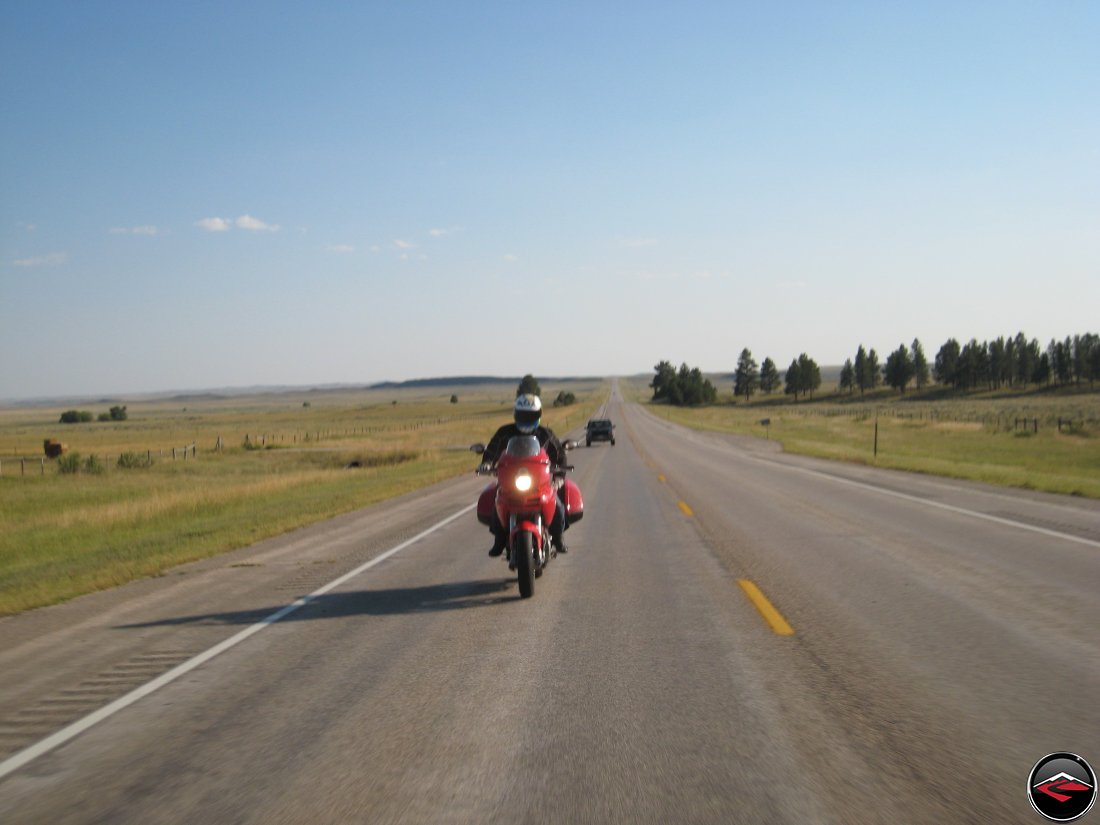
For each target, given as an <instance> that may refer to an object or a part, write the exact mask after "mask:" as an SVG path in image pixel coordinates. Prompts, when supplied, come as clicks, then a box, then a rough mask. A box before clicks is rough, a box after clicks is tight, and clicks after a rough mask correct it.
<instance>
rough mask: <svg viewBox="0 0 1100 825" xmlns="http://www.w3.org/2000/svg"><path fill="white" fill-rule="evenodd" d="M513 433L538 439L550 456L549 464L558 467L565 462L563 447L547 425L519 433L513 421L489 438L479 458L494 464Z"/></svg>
mask: <svg viewBox="0 0 1100 825" xmlns="http://www.w3.org/2000/svg"><path fill="white" fill-rule="evenodd" d="M514 435H533V436H535V437H536V438H538V440H539V444H540V445H542V447H543V448H545V450H546V454H547V455H548V456H550V466H552V467H560V466H562V465H563V464H565V448H564V447H563V446H562V445H561V442H560V441H559V440H558V437H557V436H556V435H554V431H553V430H551V429H550V428H549V427H542V426H540V427H538V428H537V429H536V430H535V431H534V432H533V433H521V432H520V431H519V427H517V426H516V425H515V423H514V422H513V423H511V424H505V425H504V426H503V427H501V428H500V429H499V430H497V431H496V432H495V433H493V437H492V438H491V439H489V444H488V446H486V447H485V452H484V453H482V454H481V460H482V462H484V463H485V464H496V463H497V460H498V459H499V458H500V454H501V453H503V452H504V448H505V447H507V446H508V439H510V438H511V437H512V436H514Z"/></svg>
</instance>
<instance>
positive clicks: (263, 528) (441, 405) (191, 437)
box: [0, 382, 606, 615]
mask: <svg viewBox="0 0 1100 825" xmlns="http://www.w3.org/2000/svg"><path fill="white" fill-rule="evenodd" d="M569 388H570V389H571V391H573V392H575V393H576V394H577V396H578V403H577V404H576V405H574V406H570V407H565V408H559V409H548V410H547V412H546V413H545V415H544V420H545V421H546V423H548V424H549V425H550V426H551V427H553V428H554V429H555V431H556V432H558V433H559V434H563V433H564V432H566V431H567V430H569V429H571V428H573V427H576V426H579V425H581V424H583V422H584V420H585V419H586V417H587V415H588V414H589V413H590V412H591V411H593V410H594V409H595V408H596V406H597V405H598V404H599V403H600V401H602V400H603V398H604V397H605V396H606V387H605V386H603V385H600V384H599V383H598V382H593V383H592V384H590V385H585V386H584V387H583V388H580V387H577V386H576V385H570V387H569ZM544 390H545V391H546V392H549V388H548V387H547V388H544ZM452 391H456V392H458V393H459V397H460V403H459V404H450V403H449V400H448V399H449V398H450V395H451V392H452ZM554 395H556V390H555V391H554ZM550 397H551V398H552V397H553V395H551V396H550ZM395 400H396V401H397V402H398V403H397V404H396V405H395V404H393V403H392V402H393V401H395ZM511 400H512V399H511V392H510V390H509V388H503V389H501V388H497V387H492V388H480V389H478V388H474V389H471V388H466V387H464V388H459V389H457V390H450V389H448V390H446V391H445V392H444V391H443V390H441V389H437V390H436V391H435V393H434V395H433V394H430V393H427V392H425V391H409V390H400V391H387V392H386V393H385V394H384V395H382V394H380V393H379V392H377V391H373V392H365V391H364V392H359V393H348V392H333V393H319V394H312V395H310V396H309V401H310V406H309V407H304V406H303V401H302V400H301V399H300V398H297V397H283V396H271V397H266V398H262V399H257V398H245V399H228V400H204V401H189V402H188V403H187V409H186V410H184V409H182V405H172V404H170V403H167V402H157V403H150V404H146V405H143V404H140V403H134V402H128V403H127V406H128V408H129V414H130V420H129V421H126V422H121V423H104V424H80V425H68V426H64V425H59V424H57V423H56V422H57V417H58V415H59V414H60V413H59V412H58V411H55V410H26V409H15V410H2V411H0V462H2V469H0V615H5V614H11V613H16V612H19V611H22V610H27V609H30V608H34V607H39V606H43V605H48V604H54V603H56V602H59V601H64V600H66V599H70V598H72V597H74V596H77V595H80V594H82V593H87V592H91V591H93V590H98V589H102V588H106V587H112V586H115V585H118V584H122V583H124V582H127V581H131V580H133V579H135V578H140V577H144V576H154V575H159V574H162V573H163V572H164V571H166V570H167V569H169V568H171V567H172V566H174V565H178V564H181V563H184V562H187V561H193V560H196V559H200V558H205V557H208V556H211V555H215V554H217V553H222V552H226V551H228V550H232V549H235V548H237V547H242V546H245V545H247V544H250V543H252V542H255V541H258V540H260V539H263V538H268V537H271V536H275V535H279V534H281V533H284V532H286V531H288V530H292V529H295V528H297V527H301V526H303V525H305V524H309V523H311V522H315V521H319V520H322V519H325V518H330V517H332V516H335V515H338V514H340V513H343V512H347V511H350V510H354V509H357V508H360V507H364V506H367V505H369V504H372V503H375V502H378V501H381V500H384V499H387V498H391V497H394V496H397V495H401V494H403V493H406V492H409V491H412V490H416V489H420V488H422V487H424V486H426V485H429V484H432V483H434V482H437V481H440V480H443V479H446V478H449V477H453V476H455V475H458V474H460V473H463V472H468V471H470V470H472V469H473V468H474V466H475V465H476V463H477V458H476V456H474V455H473V454H472V453H470V452H469V451H468V450H466V449H464V448H465V447H466V446H468V445H469V444H471V443H473V442H475V441H482V442H484V441H487V440H488V438H489V436H491V435H492V433H493V431H494V430H495V429H496V428H497V427H498V426H499V425H500V424H502V423H505V422H506V421H508V420H509V419H510V417H511ZM246 434H247V435H248V436H249V441H250V443H253V444H254V443H256V442H260V443H261V448H260V449H245V448H244V446H243V445H244V437H245V435H246ZM219 436H220V437H221V440H222V443H223V445H224V449H222V450H221V451H215V449H214V447H215V445H216V444H217V440H218V438H219ZM45 438H58V439H60V440H61V441H63V442H65V443H67V444H68V445H69V447H70V449H71V452H70V453H69V455H72V454H73V453H77V452H79V453H80V454H81V459H80V461H79V462H74V463H75V464H76V465H77V471H76V472H75V473H72V474H63V473H60V472H59V471H58V467H57V464H58V462H57V461H50V460H48V461H47V462H46V473H45V475H39V472H40V469H39V468H40V465H39V461H38V456H39V455H41V450H42V441H43V440H44V439H45ZM190 444H195V445H196V449H197V455H191V454H190V453H189V454H188V458H187V459H186V460H185V459H184V458H183V451H182V448H183V447H184V446H185V445H190ZM23 445H26V448H24V447H23ZM173 447H176V448H177V458H176V460H175V461H173V460H172V457H171V453H172V448H173ZM32 448H33V449H36V450H37V454H35V453H32V452H30V450H31V449H32ZM20 454H22V455H27V456H30V457H33V462H29V463H28V466H27V475H26V476H22V475H21V474H20V469H19V462H18V460H16V459H15V456H16V455H20ZM92 456H95V457H97V462H98V465H99V466H101V467H103V468H105V472H101V473H92V472H88V471H86V469H85V468H86V467H87V466H88V465H87V459H88V458H89V457H92ZM119 456H124V458H123V462H122V463H123V464H124V465H128V466H123V467H120V466H119V460H118V459H119ZM150 456H151V457H152V461H151V464H150V463H148V459H149V457H150ZM141 459H145V460H144V461H143V460H141ZM353 462H354V463H358V465H359V466H358V467H356V468H349V465H350V464H352V463H353Z"/></svg>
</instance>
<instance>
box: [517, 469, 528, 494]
mask: <svg viewBox="0 0 1100 825" xmlns="http://www.w3.org/2000/svg"><path fill="white" fill-rule="evenodd" d="M516 489H517V490H519V491H520V492H521V493H526V492H527V491H528V490H530V489H531V476H529V475H527V474H526V473H520V474H519V475H518V476H516Z"/></svg>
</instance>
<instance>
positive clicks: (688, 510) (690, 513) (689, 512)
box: [676, 501, 695, 518]
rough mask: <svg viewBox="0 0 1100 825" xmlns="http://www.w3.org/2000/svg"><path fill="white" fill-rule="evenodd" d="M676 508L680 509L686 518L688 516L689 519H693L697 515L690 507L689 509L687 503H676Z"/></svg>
mask: <svg viewBox="0 0 1100 825" xmlns="http://www.w3.org/2000/svg"><path fill="white" fill-rule="evenodd" d="M676 506H677V507H679V508H680V510H681V511H683V514H684V515H685V516H687V517H688V518H691V517H692V516H694V515H695V513H694V512H693V511H692V509H691V508H690V507H688V505H687V502H686V501H678V502H676Z"/></svg>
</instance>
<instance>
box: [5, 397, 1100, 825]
mask: <svg viewBox="0 0 1100 825" xmlns="http://www.w3.org/2000/svg"><path fill="white" fill-rule="evenodd" d="M606 412H607V415H608V416H609V417H611V418H612V419H613V420H614V421H615V423H616V425H617V430H616V442H617V443H616V445H615V446H613V447H612V446H610V445H609V444H606V443H600V444H595V445H593V446H592V447H591V448H584V447H583V446H582V447H581V448H579V449H577V450H575V451H574V452H572V453H571V456H572V457H573V458H572V460H573V461H574V463H575V466H576V470H575V473H574V476H573V478H574V480H575V481H576V482H577V483H578V484H579V485H580V487H581V489H582V491H583V493H584V496H585V516H584V519H583V520H582V521H581V522H579V523H578V524H576V525H575V526H574V527H573V528H572V529H571V530H569V531H568V532H567V533H566V539H567V543H568V546H569V552H568V553H567V554H566V555H564V556H559V557H558V558H557V559H555V560H554V561H553V562H552V563H551V565H550V567H549V569H548V571H547V573H546V575H544V576H543V577H542V578H540V579H538V580H537V581H536V586H535V595H534V597H533V598H531V599H529V600H521V599H520V598H519V596H518V590H517V587H516V584H515V581H514V578H511V577H509V574H508V570H507V567H506V565H505V564H504V562H503V561H502V560H500V559H491V558H489V557H488V556H487V550H488V548H489V545H490V544H491V541H490V537H489V534H488V531H487V530H486V529H485V528H484V527H483V526H481V525H479V524H478V523H477V521H476V519H475V517H474V514H473V512H472V505H473V504H474V502H475V501H476V498H477V494H478V491H479V490H480V489H481V487H482V486H483V485H484V483H485V481H484V479H477V478H475V477H474V476H473V474H472V472H471V474H470V475H469V476H467V477H463V478H459V479H455V480H453V481H449V482H446V483H443V484H440V485H437V486H435V487H432V488H430V489H428V490H425V491H421V492H419V493H417V494H415V495H409V496H405V497H403V498H401V499H397V500H395V501H392V502H387V503H385V504H382V505H377V506H374V507H371V508H367V509H365V510H361V511H358V512H355V513H350V514H347V515H345V516H342V517H340V518H338V519H334V520H332V521H329V522H325V523H323V524H318V525H314V526H312V527H309V528H305V529H303V530H299V531H296V532H294V533H291V534H288V535H286V536H283V537H280V538H278V539H274V540H270V541H265V542H262V543H260V544H257V545H254V546H252V547H249V548H245V549H242V550H239V551H236V552H234V553H231V554H228V555H225V556H221V557H218V558H215V559H210V560H206V561H203V562H199V563H196V564H191V565H187V566H185V567H183V568H180V569H179V570H178V571H173V572H172V573H169V574H168V575H166V576H163V577H160V578H158V579H151V580H146V581H141V582H135V583H133V584H130V585H127V586H124V587H121V588H117V589H115V590H113V591H109V592H103V593H98V594H93V595H91V596H87V597H83V598H80V599H76V600H74V601H72V602H69V603H67V604H64V605H60V606H57V607H54V608H48V609H44V610H38V611H33V612H31V613H28V614H25V615H21V616H15V617H9V618H7V619H3V620H0V637H2V639H3V641H2V644H0V760H3V762H0V822H4V823H99V822H110V823H143V825H145V824H147V823H182V822H188V823H193V822H210V823H264V824H265V825H273V824H274V823H301V822H308V823H311V824H316V823H346V822H370V823H389V822H395V823H397V822H400V823H448V822H453V823H492V822H551V823H559V822H560V823H585V822H591V823H605V822H623V823H627V822H629V823H673V822H675V823H679V822H684V823H688V822H700V823H711V822H714V823H717V822H723V823H732V822H736V823H944V822H975V823H979V822H982V823H984V822H997V823H1013V822H1020V823H1035V822H1039V821H1042V820H1041V819H1040V817H1039V815H1038V814H1037V813H1036V812H1035V811H1033V810H1032V809H1031V807H1030V805H1029V803H1028V801H1027V794H1026V790H1025V788H1026V785H1027V779H1028V774H1029V772H1030V770H1031V768H1032V766H1033V764H1034V763H1035V762H1036V761H1037V760H1038V759H1040V758H1041V757H1043V756H1045V755H1046V754H1048V753H1051V752H1053V751H1062V750H1068V751H1073V752H1076V753H1078V754H1080V755H1081V756H1083V757H1085V758H1086V759H1088V760H1090V761H1091V762H1092V765H1093V767H1094V769H1096V768H1097V767H1098V766H1100V709H1098V707H1097V703H1098V700H1100V638H1098V633H1097V629H1098V628H1100V502H1095V501H1087V500H1081V499H1075V498H1069V497H1059V496H1049V495H1041V494H1036V493H1029V492H1026V491H1011V490H1002V489H996V488H991V487H986V486H983V485H977V484H969V483H965V482H959V481H950V480H943V479H938V478H933V477H928V476H914V475H909V474H904V473H898V472H889V471H882V470H877V469H874V468H870V467H864V466H858V465H846V464H837V463H830V462H824V461H817V460H812V459H808V458H801V457H797V456H791V455H786V454H784V453H782V452H781V451H780V450H779V449H778V448H777V447H776V445H775V443H774V442H769V441H764V440H760V439H748V438H743V437H735V436H728V435H718V434H709V433H700V432H693V431H689V430H686V429H683V428H681V427H678V426H674V425H671V424H669V423H668V422H666V421H663V420H661V419H660V418H659V417H658V416H655V415H653V414H651V413H650V412H648V411H646V410H645V409H643V408H641V407H639V406H637V405H631V404H625V403H623V402H622V400H621V399H620V397H619V396H618V392H617V390H613V393H612V397H611V399H610V401H609V402H608V405H607V410H606ZM502 423H503V422H502ZM489 435H490V434H489V433H486V437H488V436H489ZM475 463H476V459H475V457H473V456H471V470H472V469H473V467H474V466H475ZM391 551H393V552H391ZM348 574H351V575H348ZM332 583H335V584H332ZM326 588H327V589H326ZM322 590H324V592H320V591H322ZM310 593H314V594H316V595H314V596H313V597H312V598H309V599H307V600H305V601H304V602H297V603H296V602H295V600H296V599H298V598H299V597H301V596H304V595H307V594H310ZM293 604H297V606H296V607H292V608H291V609H290V610H289V611H288V612H286V614H285V615H282V616H280V617H279V618H278V619H277V620H275V619H273V615H274V614H277V613H278V612H279V611H281V610H283V609H284V608H286V607H287V606H289V605H293ZM219 645H220V646H221V647H220V648H219V647H217V646H219ZM196 657H201V658H198V659H196ZM166 677H167V678H166ZM158 678H159V680H160V683H155V682H154V680H157V679H158ZM143 686H145V687H143ZM133 691H139V693H137V694H135V693H133ZM127 697H128V698H127ZM120 699H124V701H122V702H120V703H118V706H117V707H114V708H111V709H110V712H109V713H100V714H99V715H98V716H96V717H93V718H91V719H89V715H90V714H95V713H97V711H100V710H101V709H102V708H104V707H105V706H109V705H110V703H112V702H117V700H120ZM82 720H86V721H82ZM73 724H76V725H78V726H79V729H72V728H69V727H68V726H70V725H73ZM66 729H68V730H69V733H67V734H64V735H63V736H61V737H59V738H58V739H57V740H56V741H54V742H52V743H48V744H47V746H43V747H41V748H38V750H33V749H35V748H36V747H37V746H38V743H42V742H43V741H44V740H46V739H47V737H50V736H51V735H56V734H57V733H58V732H59V731H65V730H66ZM28 749H31V750H28ZM38 751H41V752H38ZM1089 816H1091V817H1093V818H1096V817H1097V816H1098V814H1097V813H1096V811H1095V810H1094V811H1093V812H1092V813H1091V814H1090V815H1089ZM1084 821H1086V822H1087V821H1088V817H1086V819H1085V820H1084Z"/></svg>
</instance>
